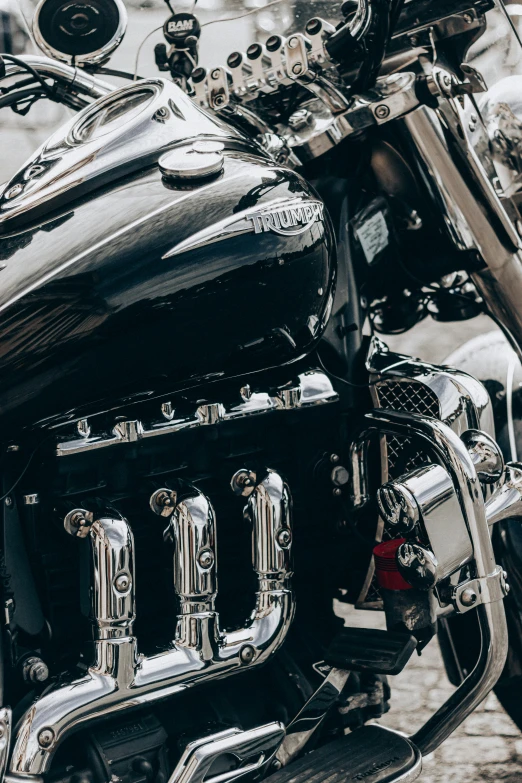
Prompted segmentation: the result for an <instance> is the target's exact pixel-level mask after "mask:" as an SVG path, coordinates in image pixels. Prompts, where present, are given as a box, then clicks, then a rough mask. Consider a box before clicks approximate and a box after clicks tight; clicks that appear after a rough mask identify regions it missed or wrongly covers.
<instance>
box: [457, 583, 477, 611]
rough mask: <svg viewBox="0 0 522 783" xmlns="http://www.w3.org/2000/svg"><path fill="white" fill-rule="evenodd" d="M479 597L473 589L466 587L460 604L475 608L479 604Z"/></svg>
mask: <svg viewBox="0 0 522 783" xmlns="http://www.w3.org/2000/svg"><path fill="white" fill-rule="evenodd" d="M477 600H478V595H477V594H476V592H475V591H474V590H473V588H471V587H466V589H465V590H463V591H462V595H461V596H460V602H461V604H463V605H464V606H473V605H474V604H476V603H477Z"/></svg>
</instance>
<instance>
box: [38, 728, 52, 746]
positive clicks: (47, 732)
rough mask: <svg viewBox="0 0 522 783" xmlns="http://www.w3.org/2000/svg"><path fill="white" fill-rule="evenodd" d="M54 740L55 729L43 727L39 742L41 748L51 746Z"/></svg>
mask: <svg viewBox="0 0 522 783" xmlns="http://www.w3.org/2000/svg"><path fill="white" fill-rule="evenodd" d="M53 742H54V731H53V730H52V729H42V730H41V732H40V733H39V735H38V744H39V745H40V747H41V748H50V747H51V745H52V744H53Z"/></svg>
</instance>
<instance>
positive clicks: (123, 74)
mask: <svg viewBox="0 0 522 783" xmlns="http://www.w3.org/2000/svg"><path fill="white" fill-rule="evenodd" d="M96 73H101V74H103V75H105V76H118V77H120V78H121V79H130V81H131V82H132V81H134V74H132V73H127V71H116V70H114V69H113V68H97V69H96ZM137 78H138V79H142V78H143V77H142V76H138V77H137Z"/></svg>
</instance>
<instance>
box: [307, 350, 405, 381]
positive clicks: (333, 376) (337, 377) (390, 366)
mask: <svg viewBox="0 0 522 783" xmlns="http://www.w3.org/2000/svg"><path fill="white" fill-rule="evenodd" d="M317 361H318V362H319V364H320V365H321V368H322V369H323V370H324V371H325V373H326V374H327V375H329V376H330V377H331V378H335V380H336V381H340V382H341V383H345V384H346V385H347V386H350V387H351V388H352V389H371V387H372V386H377V385H378V384H379V383H381V382H382V378H378V379H377V380H376V381H368V383H352V381H347V380H346V378H342V377H341V376H340V375H336V374H335V373H333V372H330V370H328V369H327V368H326V367H325V366H324V363H323V360H322V359H321V357H320V356H319V354H317ZM410 362H411V357H408V359H402V360H401V361H400V362H395V363H394V364H390V365H389V366H388V367H384V368H383V372H388V371H389V370H394V369H395V368H396V367H399V366H400V365H402V364H410Z"/></svg>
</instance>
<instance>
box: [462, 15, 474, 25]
mask: <svg viewBox="0 0 522 783" xmlns="http://www.w3.org/2000/svg"><path fill="white" fill-rule="evenodd" d="M462 18H463V19H464V21H465V22H466V24H471V23H472V21H473V16H472V14H463V15H462Z"/></svg>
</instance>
